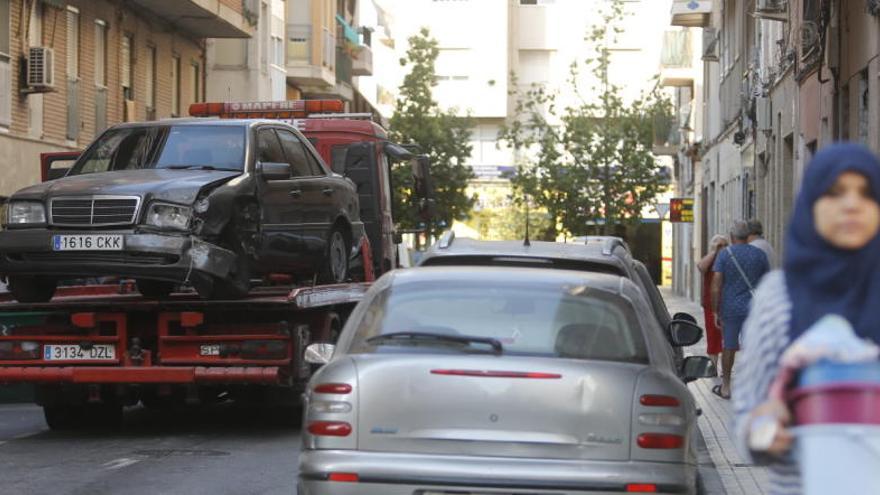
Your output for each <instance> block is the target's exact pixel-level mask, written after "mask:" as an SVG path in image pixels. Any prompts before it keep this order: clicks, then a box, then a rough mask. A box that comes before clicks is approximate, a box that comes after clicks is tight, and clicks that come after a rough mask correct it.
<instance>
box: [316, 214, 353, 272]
mask: <svg viewBox="0 0 880 495" xmlns="http://www.w3.org/2000/svg"><path fill="white" fill-rule="evenodd" d="M349 253H351V241H349V240H348V237H347V236H346V235H345V233H344V232H343V231H342V229H341V228H340V227H339V226H335V227H333V230H331V231H330V235H329V236H328V237H327V249H326V251H325V252H324V260H323V262H322V264H321V271H320V273H318V280H319V281H320V282H321V283H324V284H341V283H344V282H346V281H348V269H349V261H350V260H349Z"/></svg>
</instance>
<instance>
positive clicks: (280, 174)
mask: <svg viewBox="0 0 880 495" xmlns="http://www.w3.org/2000/svg"><path fill="white" fill-rule="evenodd" d="M257 173H258V174H260V175H261V176H262V177H263V180H285V179H289V178H290V164H289V163H280V162H259V163H257Z"/></svg>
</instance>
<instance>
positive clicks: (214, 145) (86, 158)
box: [68, 125, 247, 175]
mask: <svg viewBox="0 0 880 495" xmlns="http://www.w3.org/2000/svg"><path fill="white" fill-rule="evenodd" d="M246 131H247V129H245V128H244V127H235V126H211V125H185V126H182V125H177V126H175V125H156V126H150V127H123V128H119V129H111V130H109V131H107V132H105V133H104V134H102V135H101V137H100V138H98V140H97V141H95V142H94V143H93V144H92V145H91V146H90V147H89V149H88V150H86V152H85V153H83V156H82V157H80V159H79V160H77V162H76V164H75V165H74V167H73V169H72V170H71V171H70V174H68V175H81V174H93V173H99V172H111V171H116V170H138V169H145V168H174V169H207V170H242V169H243V167H244V153H245V143H246Z"/></svg>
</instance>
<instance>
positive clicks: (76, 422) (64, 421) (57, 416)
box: [43, 404, 85, 430]
mask: <svg viewBox="0 0 880 495" xmlns="http://www.w3.org/2000/svg"><path fill="white" fill-rule="evenodd" d="M43 417H45V418H46V424H47V425H49V429H51V430H72V429H74V428H78V427H80V426H82V425H83V422H84V420H85V408H84V407H82V406H72V405H68V404H64V405H55V406H43Z"/></svg>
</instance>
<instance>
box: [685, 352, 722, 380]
mask: <svg viewBox="0 0 880 495" xmlns="http://www.w3.org/2000/svg"><path fill="white" fill-rule="evenodd" d="M680 376H681V379H682V380H684V382H685V383H689V382H692V381H694V380H696V379H698V378H713V377H716V376H718V369H717V368H716V367H715V363H713V362H712V360H711V359H709V358H707V357H706V356H688V357H686V358H684V361H682V363H681V373H680Z"/></svg>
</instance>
